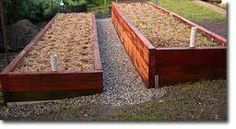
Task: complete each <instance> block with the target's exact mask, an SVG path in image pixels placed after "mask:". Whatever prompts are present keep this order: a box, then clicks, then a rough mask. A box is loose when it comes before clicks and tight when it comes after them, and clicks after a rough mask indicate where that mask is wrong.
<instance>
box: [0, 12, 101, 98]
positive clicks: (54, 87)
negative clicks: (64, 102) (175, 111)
mask: <svg viewBox="0 0 236 129" xmlns="http://www.w3.org/2000/svg"><path fill="white" fill-rule="evenodd" d="M56 17H57V15H56V16H55V17H54V18H53V19H52V20H51V21H50V22H49V23H48V24H47V25H46V26H45V27H44V29H43V30H41V31H40V32H39V33H38V34H37V35H36V37H35V38H34V39H33V40H32V41H31V42H30V43H29V44H28V45H27V46H26V47H25V48H24V49H23V50H22V51H21V52H20V54H18V55H17V56H16V57H15V58H14V59H13V60H12V62H11V63H10V64H9V65H8V66H7V67H6V68H5V69H4V70H3V71H2V73H1V74H0V83H1V85H2V90H3V93H4V94H5V100H6V101H14V100H16V99H17V98H14V96H17V95H19V94H20V95H24V94H33V93H36V92H37V93H38V92H40V93H43V94H44V93H45V94H49V93H54V92H60V93H61V92H63V91H65V92H70V91H73V92H76V93H78V94H77V96H78V95H80V94H79V93H80V92H83V91H86V93H87V94H91V93H97V92H101V91H102V90H103V71H102V66H101V60H100V53H99V47H98V40H97V30H96V22H95V16H94V17H93V20H92V22H93V24H92V25H93V26H92V28H93V34H92V43H93V46H94V47H93V48H94V64H95V66H94V70H91V71H70V72H60V71H58V72H30V73H19V72H13V71H14V69H15V67H16V66H17V65H18V64H19V63H21V60H22V59H23V58H24V57H25V56H26V54H27V53H28V52H29V51H30V50H31V49H32V48H33V46H34V45H36V44H37V43H38V41H39V40H40V39H41V38H42V36H43V35H44V33H45V32H46V31H47V30H48V29H49V28H50V27H51V25H52V24H53V23H54V20H55V18H56ZM83 93H84V92H83ZM83 95H84V94H83ZM22 98H24V97H22ZM40 98H44V97H40ZM58 98H60V97H58ZM32 99H34V97H33V98H32ZM35 99H37V98H35Z"/></svg>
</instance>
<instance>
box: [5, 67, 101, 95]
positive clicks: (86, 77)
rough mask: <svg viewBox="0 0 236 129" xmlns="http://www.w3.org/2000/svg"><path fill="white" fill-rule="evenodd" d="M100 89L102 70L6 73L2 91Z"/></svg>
mask: <svg viewBox="0 0 236 129" xmlns="http://www.w3.org/2000/svg"><path fill="white" fill-rule="evenodd" d="M82 89H102V72H100V71H97V72H87V73H86V72H84V73H82V72H81V73H76V72H74V73H63V74H62V73H47V74H46V73H44V74H37V73H36V74H35V73H33V74H15V73H11V74H8V87H7V88H6V89H5V91H4V92H32V91H34V92H50V91H62V90H82Z"/></svg>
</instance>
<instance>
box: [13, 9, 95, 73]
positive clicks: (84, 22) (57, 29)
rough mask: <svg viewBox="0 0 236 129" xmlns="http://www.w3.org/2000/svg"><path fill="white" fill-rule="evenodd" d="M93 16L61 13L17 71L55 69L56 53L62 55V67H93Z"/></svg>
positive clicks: (70, 68)
mask: <svg viewBox="0 0 236 129" xmlns="http://www.w3.org/2000/svg"><path fill="white" fill-rule="evenodd" d="M92 18H93V15H92V14H90V13H89V14H86V13H69V14H63V13H62V14H58V15H57V17H56V18H55V21H54V23H53V24H52V26H51V27H50V28H49V29H48V31H47V32H46V33H45V34H44V35H43V37H42V38H41V39H40V40H39V41H38V43H37V44H36V45H35V46H34V47H33V48H32V50H30V51H29V52H28V53H27V55H26V56H25V57H24V59H23V60H22V62H21V63H20V64H19V65H18V66H17V68H16V69H15V71H14V72H46V71H51V64H50V55H52V54H56V55H57V56H58V61H59V71H83V70H93V69H94V54H93V38H92V36H93V31H92V24H93V23H92Z"/></svg>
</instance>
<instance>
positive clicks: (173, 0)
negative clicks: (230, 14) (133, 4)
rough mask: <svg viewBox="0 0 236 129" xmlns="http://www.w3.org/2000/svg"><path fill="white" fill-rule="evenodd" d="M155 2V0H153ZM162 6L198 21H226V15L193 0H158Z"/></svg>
mask: <svg viewBox="0 0 236 129" xmlns="http://www.w3.org/2000/svg"><path fill="white" fill-rule="evenodd" d="M152 1H153V2H154V1H155V0H152ZM158 1H159V5H160V6H161V7H164V8H166V9H167V10H169V11H171V12H174V13H176V14H179V15H180V16H183V17H185V18H187V19H189V20H193V21H196V22H201V21H206V20H214V21H224V20H226V16H224V15H221V14H219V13H217V12H215V11H213V10H211V9H209V8H208V7H205V6H201V5H199V4H197V3H195V2H193V1H192V0H158Z"/></svg>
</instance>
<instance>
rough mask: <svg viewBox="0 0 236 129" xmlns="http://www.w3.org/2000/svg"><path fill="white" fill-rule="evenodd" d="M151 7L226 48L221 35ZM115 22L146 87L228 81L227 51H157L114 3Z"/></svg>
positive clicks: (171, 49) (172, 49) (168, 12)
mask: <svg viewBox="0 0 236 129" xmlns="http://www.w3.org/2000/svg"><path fill="white" fill-rule="evenodd" d="M148 4H150V6H153V7H154V8H155V9H157V10H158V11H161V12H162V13H166V14H168V15H170V16H174V17H175V18H176V20H178V21H181V22H183V23H185V24H186V25H188V26H189V27H192V26H196V27H198V31H199V32H200V33H202V34H203V35H205V36H206V37H208V38H210V39H213V40H214V41H216V42H218V43H220V44H222V45H223V46H226V40H225V39H224V38H222V37H220V36H219V35H217V34H215V33H213V32H210V31H208V30H207V29H205V28H203V27H201V26H199V25H197V24H195V23H193V22H191V21H189V20H187V19H185V18H183V17H181V16H179V15H177V14H174V13H172V12H170V11H168V10H166V9H163V8H161V7H157V6H155V5H154V4H152V3H148ZM112 21H113V24H114V26H115V28H116V31H117V33H118V35H119V37H120V39H121V41H122V43H123V45H124V47H125V49H126V51H127V53H128V55H129V56H130V58H131V60H132V62H133V64H134V66H135V68H136V70H137V71H138V73H139V74H140V76H141V77H142V79H143V81H144V83H145V85H146V87H148V88H150V87H161V86H165V85H167V84H169V83H171V84H172V83H176V82H182V81H194V80H201V79H215V78H226V59H227V57H226V56H227V55H226V53H227V48H226V47H214V48H187V47H186V48H154V47H153V45H152V44H151V43H150V42H149V41H148V40H147V39H146V38H145V37H144V36H143V35H142V34H141V33H140V31H138V29H137V28H136V27H135V26H134V25H133V24H132V23H131V22H130V21H129V19H128V18H126V17H125V16H124V14H123V13H122V12H121V11H120V9H119V8H118V7H117V5H116V4H115V3H112ZM155 77H157V80H155ZM155 81H157V82H155Z"/></svg>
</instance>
